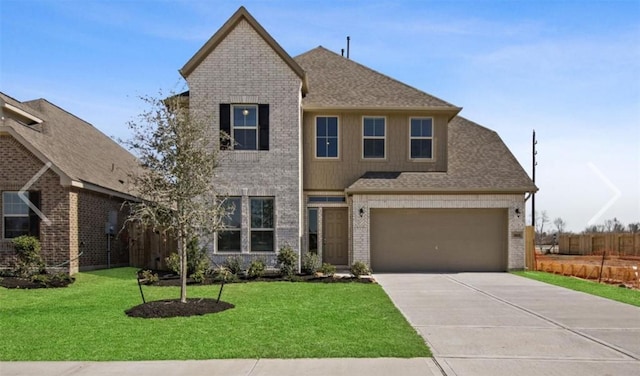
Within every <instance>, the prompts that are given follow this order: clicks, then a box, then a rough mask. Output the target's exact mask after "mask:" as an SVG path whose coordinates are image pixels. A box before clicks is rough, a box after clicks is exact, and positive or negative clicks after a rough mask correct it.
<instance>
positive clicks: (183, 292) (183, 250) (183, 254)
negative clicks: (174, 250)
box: [180, 239, 187, 303]
mask: <svg viewBox="0 0 640 376" xmlns="http://www.w3.org/2000/svg"><path fill="white" fill-rule="evenodd" d="M180 302H181V303H186V302H187V242H186V240H185V239H182V241H181V242H180Z"/></svg>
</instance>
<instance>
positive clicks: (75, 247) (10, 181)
mask: <svg viewBox="0 0 640 376" xmlns="http://www.w3.org/2000/svg"><path fill="white" fill-rule="evenodd" d="M0 116H1V120H0V208H1V214H2V223H1V224H0V232H1V233H0V269H6V268H11V267H12V266H13V263H14V262H15V251H14V249H13V245H12V243H11V239H12V238H14V237H17V236H20V235H33V236H36V237H38V238H39V239H40V242H41V244H42V254H43V256H44V260H45V262H46V264H47V266H49V267H55V268H57V269H58V270H64V271H66V272H68V273H75V272H77V271H78V270H88V269H97V268H105V267H108V266H122V265H128V264H129V253H128V249H127V236H126V233H121V234H118V232H119V230H120V228H121V227H122V225H123V222H124V220H125V219H126V212H122V203H123V201H124V200H126V199H133V197H132V196H131V195H130V194H129V190H128V189H129V187H128V183H127V180H128V178H127V176H128V174H127V173H128V172H130V171H132V170H133V169H134V168H136V166H137V162H136V159H135V158H134V157H133V155H131V154H130V153H129V152H127V151H126V150H125V149H123V148H122V147H121V146H119V145H118V144H117V143H116V142H114V141H113V140H111V139H110V138H109V137H107V136H105V135H104V134H102V133H101V132H100V131H98V130H97V129H96V128H94V127H93V126H92V125H91V124H88V123H86V122H85V121H83V120H81V119H79V118H77V117H75V116H73V115H72V114H70V113H68V112H66V111H65V110H63V109H61V108H59V107H57V106H55V105H54V104H51V103H49V102H48V101H46V100H45V99H37V100H33V101H28V102H20V101H17V100H15V99H14V98H11V97H9V96H7V95H5V94H3V93H0ZM20 191H24V194H25V198H28V201H25V200H23V199H22V198H21V197H20V195H19V192H20ZM29 202H30V203H31V205H29ZM108 232H111V234H112V235H108V234H107V233H108Z"/></svg>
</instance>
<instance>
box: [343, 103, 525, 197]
mask: <svg viewBox="0 0 640 376" xmlns="http://www.w3.org/2000/svg"><path fill="white" fill-rule="evenodd" d="M448 150H449V159H448V170H447V172H396V173H376V172H369V173H366V174H365V175H363V176H362V177H361V178H360V179H358V180H357V181H356V182H355V183H353V184H352V185H351V186H350V187H349V188H347V190H346V191H347V192H348V193H374V192H375V193H388V192H396V193H397V192H417V193H420V192H429V193H435V192H442V193H462V192H465V193H467V192H482V193H487V192H500V193H507V192H510V193H522V192H536V191H537V190H538V188H537V187H536V186H535V185H534V183H533V182H532V181H531V179H530V178H529V176H528V175H527V173H526V172H525V171H524V169H523V168H522V166H521V165H520V163H518V161H517V160H516V158H515V157H514V156H513V154H512V153H511V151H509V149H508V148H507V146H506V145H505V144H504V142H502V139H501V138H500V136H498V134H497V133H496V132H494V131H492V130H490V129H487V128H484V127H482V126H480V125H478V124H476V123H474V122H472V121H469V120H467V119H465V118H463V117H460V116H456V117H455V118H454V119H453V120H452V121H451V122H449V142H448Z"/></svg>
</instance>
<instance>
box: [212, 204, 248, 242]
mask: <svg viewBox="0 0 640 376" xmlns="http://www.w3.org/2000/svg"><path fill="white" fill-rule="evenodd" d="M229 200H234V201H235V200H237V201H238V205H235V203H234V206H235V210H234V213H233V214H232V215H235V213H236V212H237V211H238V210H239V215H240V222H239V224H238V225H239V226H233V227H229V226H228V225H227V224H226V223H225V229H224V230H222V231H219V232H218V233H217V235H216V236H217V243H216V253H234V252H235V253H238V252H242V197H241V196H231V197H227V198H226V199H225V201H226V202H225V204H226V203H227V202H228V201H229ZM223 221H224V222H226V221H228V219H227V218H225V219H223ZM231 232H233V233H236V232H237V233H238V235H239V236H240V242H239V244H240V246H239V248H238V249H232V250H220V237H221V235H222V234H223V233H231Z"/></svg>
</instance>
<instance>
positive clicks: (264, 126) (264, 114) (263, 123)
mask: <svg viewBox="0 0 640 376" xmlns="http://www.w3.org/2000/svg"><path fill="white" fill-rule="evenodd" d="M258 137H259V139H258V150H269V105H268V104H259V105H258Z"/></svg>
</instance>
